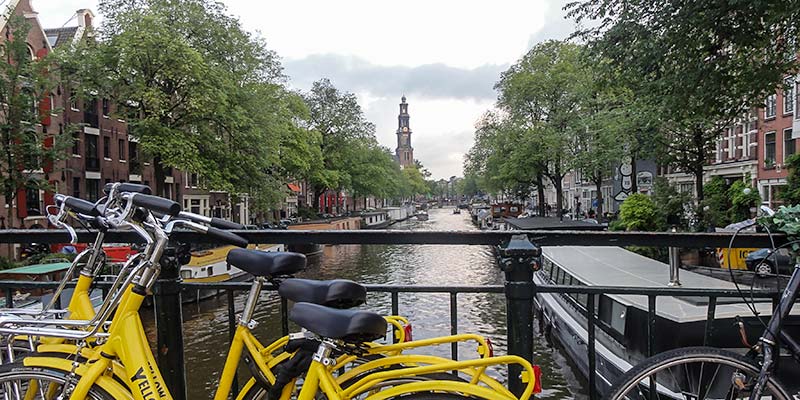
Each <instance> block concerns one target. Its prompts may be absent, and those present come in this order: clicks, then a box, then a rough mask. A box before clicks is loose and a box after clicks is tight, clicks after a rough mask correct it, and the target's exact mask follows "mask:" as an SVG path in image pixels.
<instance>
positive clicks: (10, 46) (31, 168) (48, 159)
mask: <svg viewBox="0 0 800 400" xmlns="http://www.w3.org/2000/svg"><path fill="white" fill-rule="evenodd" d="M9 13H10V12H9ZM10 14H11V15H12V16H11V17H10V18H9V20H8V21H7V23H6V29H7V32H8V33H7V35H6V41H5V42H4V43H3V56H4V57H3V58H4V60H3V62H0V103H2V104H3V107H0V146H2V159H0V183H2V188H3V197H4V200H5V204H6V207H7V208H6V217H5V218H6V221H8V223H9V224H10V223H11V221H13V210H14V207H13V206H12V204H13V203H14V202H15V201H17V200H18V197H19V196H24V195H25V190H26V189H30V190H40V189H51V188H50V184H49V177H48V174H49V173H51V172H53V168H54V166H55V165H57V162H58V161H59V160H62V159H63V158H64V157H65V155H66V152H65V151H64V150H65V149H66V148H67V146H69V145H70V144H71V143H72V141H71V138H70V135H56V134H55V133H54V132H50V133H47V132H46V131H45V130H44V129H42V127H41V126H40V125H39V124H41V123H42V122H43V119H44V118H45V117H47V118H49V114H50V112H57V111H58V110H50V109H49V108H47V109H44V108H42V106H41V104H40V103H41V102H42V101H43V100H44V99H46V98H47V97H48V96H49V94H50V92H51V91H53V90H55V88H56V86H57V83H58V82H57V78H56V77H57V76H58V71H57V70H56V65H57V64H55V63H54V62H53V60H54V59H53V57H52V56H42V55H41V54H39V55H34V54H32V50H31V49H30V48H29V47H28V44H27V43H26V42H25V39H26V38H27V37H28V31H29V30H30V24H28V22H27V21H26V20H25V18H24V17H22V16H18V15H14V14H13V13H10ZM45 112H46V113H47V114H44V113H45Z"/></svg>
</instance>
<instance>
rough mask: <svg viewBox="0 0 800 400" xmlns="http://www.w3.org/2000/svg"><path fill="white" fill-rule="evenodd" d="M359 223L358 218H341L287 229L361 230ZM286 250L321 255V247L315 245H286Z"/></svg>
mask: <svg viewBox="0 0 800 400" xmlns="http://www.w3.org/2000/svg"><path fill="white" fill-rule="evenodd" d="M361 222H362V221H361V218H360V217H343V218H333V219H322V220H315V221H304V222H297V223H293V224H291V225H289V226H288V227H287V229H289V230H303V231H330V230H334V231H349V230H352V229H361ZM286 250H287V251H292V252H295V253H303V254H305V255H306V256H319V255H322V245H320V244H317V243H294V244H290V245H287V246H286Z"/></svg>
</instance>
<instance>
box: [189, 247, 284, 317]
mask: <svg viewBox="0 0 800 400" xmlns="http://www.w3.org/2000/svg"><path fill="white" fill-rule="evenodd" d="M251 247H253V248H257V249H259V250H262V251H267V252H273V251H283V250H284V247H283V245H264V246H251ZM235 248H236V246H221V247H220V246H214V245H211V246H209V247H195V248H194V249H192V259H191V260H190V261H189V263H188V264H186V265H184V266H182V267H181V278H182V279H183V281H184V282H186V283H202V282H206V283H217V282H242V281H247V280H250V279H252V276H251V275H250V274H248V273H246V272H244V271H242V270H240V269H239V268H236V267H234V266H233V265H230V264H228V262H227V257H228V253H229V252H230V251H231V250H233V249H235ZM221 293H222V292H220V291H219V290H217V289H190V288H184V289H183V292H182V293H181V300H182V301H183V302H184V303H191V302H195V301H199V300H204V299H207V298H210V297H214V296H217V295H219V294H221Z"/></svg>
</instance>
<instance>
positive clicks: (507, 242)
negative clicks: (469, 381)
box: [0, 230, 785, 399]
mask: <svg viewBox="0 0 800 400" xmlns="http://www.w3.org/2000/svg"><path fill="white" fill-rule="evenodd" d="M236 232H237V233H240V234H241V235H242V236H244V237H246V238H247V239H249V240H250V242H251V243H284V244H307V243H314V244H440V245H465V244H466V245H492V246H497V249H498V252H497V256H498V266H499V268H500V269H501V270H502V271H503V272H504V274H505V282H504V284H503V285H480V286H424V285H365V286H367V290H368V291H370V292H378V293H388V294H389V296H390V298H391V310H392V313H393V314H397V313H398V308H399V296H400V295H401V294H405V293H441V294H448V295H449V306H450V307H449V309H450V316H449V318H450V332H451V333H452V334H457V333H458V296H459V294H462V293H496V294H503V295H504V296H505V298H506V315H507V322H506V323H507V325H506V331H507V343H508V353H509V354H513V355H518V356H521V357H523V358H525V359H527V360H529V361H531V362H533V363H535V362H536V360H534V359H533V335H534V325H533V324H534V299H535V298H536V295H537V294H546V293H553V294H584V295H587V307H586V308H587V310H594V309H595V307H594V305H595V304H596V301H597V298H598V296H599V295H610V294H611V295H641V296H647V298H648V313H647V314H648V323H647V332H646V335H647V337H648V343H647V351H648V354H652V352H653V349H654V342H655V340H656V334H657V332H656V331H655V326H656V312H657V304H658V301H657V299H658V298H660V297H668V296H692V297H701V298H708V305H707V308H708V312H707V316H708V318H707V320H706V323H705V332H704V337H705V338H706V339H708V338H709V337H710V336H711V334H712V329H713V328H712V326H713V323H714V319H715V310H716V307H717V304H718V301H719V299H722V298H739V297H740V295H741V294H740V292H739V291H737V290H728V289H716V290H708V289H689V288H676V287H670V288H642V287H598V286H565V285H536V284H535V283H534V281H533V273H534V270H535V269H538V266H540V265H541V262H540V256H541V251H540V249H539V247H538V246H557V245H583V246H608V245H612V246H627V245H638V246H656V247H667V246H674V247H692V248H698V247H727V246H728V245H729V243H730V241H731V234H727V233H699V234H688V233H640V232H635V233H629V232H576V231H507V232H503V231H488V232H461V231H459V232H451V231H425V232H414V231H369V232H361V231H273V230H270V231H236ZM93 235H94V234H93V233H91V232H80V235H79V238H80V241H81V242H89V241H91V239H92V238H93ZM67 239H68V237H67V235H66V234H65V233H62V232H58V231H47V230H39V231H33V230H5V231H0V243H28V242H39V243H60V242H64V241H65V240H67ZM173 239H174V240H176V241H181V242H203V243H213V241H212V240H210V239H209V238H208V237H207V236H203V235H199V234H194V233H188V232H178V233H176V234H174V235H173ZM771 240H773V241H775V242H776V243H777V244H779V245H780V244H782V243H785V237H783V236H780V235H778V236H773V237H772V238H771V239H770V238H769V236H768V235H766V234H753V233H748V234H740V235H738V236H737V238H736V243H735V245H736V247H750V248H753V247H769V246H771ZM106 241H108V242H121V243H125V242H128V243H130V242H136V241H138V238H136V237H135V236H133V235H131V234H130V233H129V232H109V233H108V234H107V236H106ZM534 243H535V245H534ZM177 272H178V271H170V269H164V270H163V271H162V276H161V279H160V280H159V282H158V283H157V284H156V287H155V288H154V294H155V296H156V298H157V300H156V301H158V302H160V304H168V305H169V306H168V307H163V308H161V310H162V311H164V312H161V313H159V315H156V318H157V324H158V325H159V329H158V332H159V334H158V348H165V347H166V348H168V349H175V348H177V349H180V351H178V352H174V353H173V352H170V353H171V354H173V355H172V356H170V357H169V358H161V357H159V366H160V367H161V368H162V370H163V369H165V368H166V369H167V370H169V371H170V373H169V374H165V378H166V379H167V385H168V386H169V389H170V391H171V393H173V395H174V397H175V398H176V399H184V398H185V393H186V390H185V387H186V386H185V385H186V383H185V369H184V366H183V339H182V333H181V332H182V329H181V326H180V325H181V324H182V318H180V306H181V299H180V293H181V290H182V289H184V288H186V289H195V290H197V289H209V290H220V291H224V292H225V293H226V297H227V301H228V328H229V333H230V335H231V337H232V336H233V332H234V329H235V326H236V317H235V312H236V310H235V308H234V301H233V300H234V294H235V293H236V292H240V291H248V290H250V287H251V286H250V284H248V283H181V282H180V279H179V276H178V274H177ZM56 286H57V283H54V282H21V281H0V290H3V291H4V292H5V294H6V301H7V305H9V306H12V305H13V293H12V290H16V289H32V288H40V289H42V288H55V287H56ZM103 286H104V285H103V284H102V283H100V284H99V285H98V287H100V288H102V287H103ZM264 290H275V288H274V287H272V286H269V285H268V286H265V287H264ZM748 295H750V296H752V297H753V298H757V299H772V303H773V305H774V304H775V302H776V301H777V299H778V298H779V296H780V293H779V292H776V291H773V290H754V291H748ZM176 313H177V314H176ZM287 315H288V313H287V304H286V302H285V300H284V301H282V304H281V328H282V332H283V333H284V334H286V333H288V330H289V325H288V318H287ZM586 317H587V330H588V335H589V337H588V343H587V351H588V370H589V373H588V381H589V382H588V383H589V385H588V386H589V387H590V388H592V389H590V397H591V398H595V397H596V393H595V391H594V390H593V388H595V379H596V357H595V350H596V337H595V326H596V325H597V321H596V319H597V316H596V315H595V314H594V313H593V312H588V313H586ZM176 332H177V333H178V334H176ZM451 356H452V357H453V358H454V359H456V358H458V348H457V345H456V344H452V346H451ZM162 362H163V363H164V364H167V365H162ZM519 375H520V370H519V367H516V366H510V367H509V373H508V378H509V387H510V389H511V390H512V391H513V392H516V393H519V392H521V390H522V388H523V387H524V386H523V383H522V381H521V380H520V377H519ZM545 379H546V377H545Z"/></svg>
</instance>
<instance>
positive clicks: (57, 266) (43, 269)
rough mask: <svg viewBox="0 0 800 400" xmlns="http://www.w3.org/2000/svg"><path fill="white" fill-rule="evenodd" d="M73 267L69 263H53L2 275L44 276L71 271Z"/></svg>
mask: <svg viewBox="0 0 800 400" xmlns="http://www.w3.org/2000/svg"><path fill="white" fill-rule="evenodd" d="M70 265H72V264H70V263H67V262H62V263H52V264H33V265H26V266H24V267H17V268H11V269H6V270H2V271H0V274H9V275H10V274H14V275H17V274H19V275H44V274H49V273H51V272H56V271H63V270H66V269H69V266H70Z"/></svg>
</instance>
